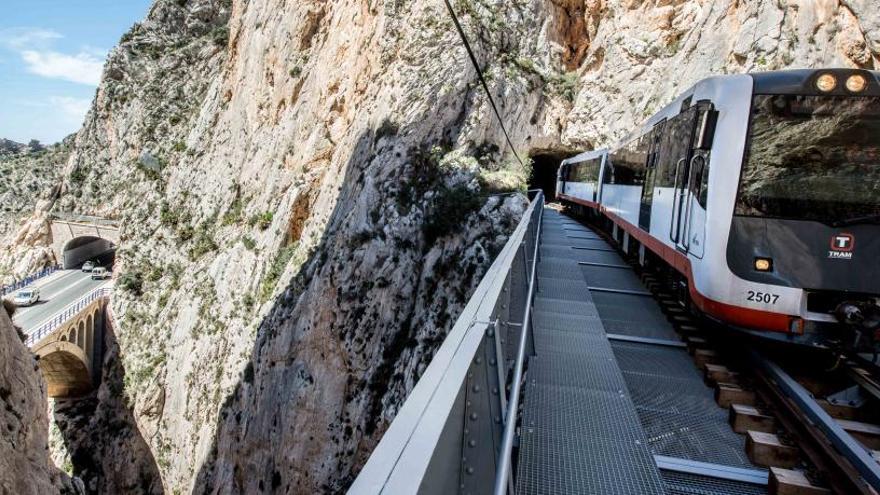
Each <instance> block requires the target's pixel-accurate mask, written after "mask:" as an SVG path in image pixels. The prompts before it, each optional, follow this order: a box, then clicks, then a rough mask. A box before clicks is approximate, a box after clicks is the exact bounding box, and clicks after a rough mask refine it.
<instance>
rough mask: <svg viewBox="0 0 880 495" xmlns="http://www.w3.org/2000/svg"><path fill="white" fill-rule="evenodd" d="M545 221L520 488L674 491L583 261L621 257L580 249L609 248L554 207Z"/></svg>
mask: <svg viewBox="0 0 880 495" xmlns="http://www.w3.org/2000/svg"><path fill="white" fill-rule="evenodd" d="M543 225H544V226H543V228H542V233H541V247H540V260H539V263H538V287H537V292H536V297H535V303H534V314H533V319H532V323H533V334H532V335H533V338H534V344H535V356H533V357H531V358H530V360H529V369H528V375H527V377H526V387H525V396H524V403H523V422H522V425H523V426H522V436H521V443H520V452H519V464H518V465H519V467H518V475H517V493H518V494H554V495H555V494H563V493H601V494H636V493H638V494H662V493H665V491H664V487H663V481H662V479H661V477H660V473H659V471H658V469H657V467H656V464H655V462H654V458H653V456H652V454H651V452H650V450H649V447H648V442H647V439H646V437H645V434H644V432H643V431H642V427H641V424H640V420H639V416H638V413H637V412H636V409H635V407H634V406H633V404H632V401H631V400H630V398H629V393H628V392H627V388H626V381H625V379H624V376H623V374H622V373H621V372H620V368H619V366H618V364H617V360H616V358H615V357H614V353H613V350H612V348H611V345H610V344H609V342H608V339H607V338H606V337H605V329H604V327H603V326H602V321H601V320H600V318H599V312H598V310H597V308H596V305H595V304H594V302H593V298H592V297H591V295H590V290H589V286H588V284H587V281H586V279H585V278H584V276H583V273H582V271H581V269H580V266H579V265H578V261H583V260H584V259H586V258H585V255H589V254H591V253H594V254H597V255H599V256H597V258H596V259H601V255H612V256H613V255H614V253H610V252H606V251H591V250H586V249H574V247H580V248H584V247H588V248H593V247H597V248H603V249H608V245H607V244H606V243H605V242H604V241H602V240H601V239H598V240H597V239H595V238H596V235H595V234H594V233H592V232H591V231H589V230H588V229H586V228H585V227H583V226H581V225H579V224H577V223H575V222H572V221H571V220H569V219H567V218H566V217H564V216H562V215H561V214H560V213H558V212H557V211H555V210H552V209H549V208H546V209H545V210H544V224H543ZM585 238H590V239H585ZM615 257H616V256H615Z"/></svg>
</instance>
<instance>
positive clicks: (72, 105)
mask: <svg viewBox="0 0 880 495" xmlns="http://www.w3.org/2000/svg"><path fill="white" fill-rule="evenodd" d="M49 103H51V104H52V106H53V107H55V108H57V109H58V110H59V112H60V113H61V116H63V117H64V118H66V119H67V120H68V121H71V122H75V123H76V124H82V121H83V119H84V118H85V116H86V113H88V111H89V108H90V107H91V106H92V102H91V100H89V99H87V98H71V97H70V96H53V97H51V98H49Z"/></svg>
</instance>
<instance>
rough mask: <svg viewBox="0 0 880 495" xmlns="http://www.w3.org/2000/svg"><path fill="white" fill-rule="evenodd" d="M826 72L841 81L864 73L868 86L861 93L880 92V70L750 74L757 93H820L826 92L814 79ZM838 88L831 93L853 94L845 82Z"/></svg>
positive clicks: (799, 70)
mask: <svg viewBox="0 0 880 495" xmlns="http://www.w3.org/2000/svg"><path fill="white" fill-rule="evenodd" d="M826 73H830V74H833V75H834V76H835V77H837V79H838V80H840V81H843V80H845V79H846V78H847V77H849V76H851V75H853V74H856V73H858V74H862V75H864V76H866V77H867V79H868V87H867V88H865V90H864V93H860V94H868V95H876V94H880V72H878V71H871V70H862V69H838V68H827V69H794V70H774V71H767V72H752V73H749V74H748V75H749V76H751V78H752V80H753V81H754V93H755V94H785V93H797V92H803V90H807V92H810V91H812V92H813V93H814V94H817V95H818V94H824V93H820V92H819V91H818V90H817V89H815V86H814V85H813V83H814V79H815V78H816V77H818V76H819V75H820V74H826ZM872 79H873V81H872ZM837 89H838V90H839V91H832V92H831V94H845V95H850V94H851V93H849V92H846V91H845V90H844V88H843V84H840V85H839V86H838V88H837Z"/></svg>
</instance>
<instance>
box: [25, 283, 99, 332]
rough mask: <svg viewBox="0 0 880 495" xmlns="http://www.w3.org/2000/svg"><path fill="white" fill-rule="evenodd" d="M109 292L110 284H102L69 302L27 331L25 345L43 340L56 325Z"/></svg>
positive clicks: (61, 323) (65, 321)
mask: <svg viewBox="0 0 880 495" xmlns="http://www.w3.org/2000/svg"><path fill="white" fill-rule="evenodd" d="M111 292H113V286H112V285H102V286H101V287H98V288H97V289H95V290H93V291H92V292H90V293H88V294H87V295H86V296H84V297H83V298H81V299H79V300H78V301H76V302H73V303H71V304H70V305H68V306H67V307H65V308H64V309H62V310H61V311H59V312H58V313H57V314H56V315H55V316H52V317H51V318H49V320H47V321H45V322H43V323H42V324H40V326H39V327H37V329H36V330H34V331H32V332H29V333H28V337H27V340H25V345H27V346H28V347H33V346H34V344H36V343H38V342H39V341H41V340H43V339H44V338H45V337H46V336H47V335H49V334H51V333H52V332H54V331H55V330H57V329H58V327H60V326H61V325H63V324H65V323H67V321H68V320H70V319H71V318H73V317H74V316H76V315H78V314H79V312H80V311H82V310H83V309H85V308H86V307H87V306H88V305H89V304H91V303H93V302H94V301H95V300H96V299H99V298H101V297H104V296H109V295H110V293H111Z"/></svg>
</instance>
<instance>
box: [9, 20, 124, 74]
mask: <svg viewBox="0 0 880 495" xmlns="http://www.w3.org/2000/svg"><path fill="white" fill-rule="evenodd" d="M61 38H63V36H62V35H61V34H59V33H57V32H55V31H51V30H48V29H38V28H13V29H4V30H0V45H2V46H3V47H5V48H6V49H8V50H11V51H13V52H16V53H17V54H18V55H19V56H20V57H21V60H22V62H24V64H25V68H26V70H27V71H28V72H30V73H32V74H36V75H38V76H43V77H48V78H53V79H63V80H65V81H71V82H75V83H79V84H87V85H89V86H97V85H98V83H99V82H100V81H101V72H102V70H103V68H104V58H105V57H106V52H104V51H102V50H98V49H95V48H93V47H88V46H85V47H82V48H81V49H80V50H79V51H78V52H77V53H75V54H70V53H62V52H59V51H57V50H54V49H53V48H52V46H53V44H54V43H55V42H56V41H57V40H59V39H61Z"/></svg>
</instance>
